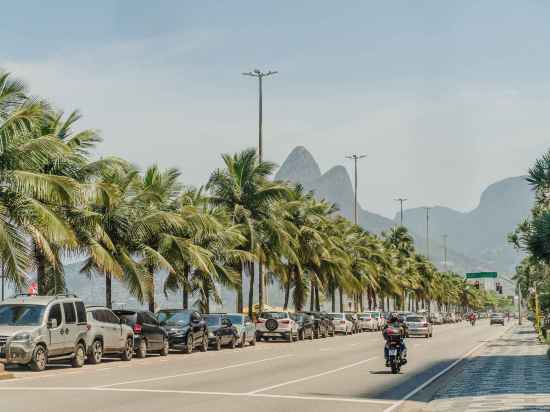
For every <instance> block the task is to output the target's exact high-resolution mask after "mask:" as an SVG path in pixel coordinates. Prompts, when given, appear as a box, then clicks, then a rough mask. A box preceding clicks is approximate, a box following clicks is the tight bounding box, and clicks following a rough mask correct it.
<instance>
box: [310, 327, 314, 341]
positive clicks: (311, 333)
mask: <svg viewBox="0 0 550 412" xmlns="http://www.w3.org/2000/svg"><path fill="white" fill-rule="evenodd" d="M313 337H314V336H313V329H310V330H309V340H313Z"/></svg>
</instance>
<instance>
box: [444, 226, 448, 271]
mask: <svg viewBox="0 0 550 412" xmlns="http://www.w3.org/2000/svg"><path fill="white" fill-rule="evenodd" d="M448 237H449V236H448V235H446V234H445V235H443V262H444V264H445V272H446V271H447V238H448Z"/></svg>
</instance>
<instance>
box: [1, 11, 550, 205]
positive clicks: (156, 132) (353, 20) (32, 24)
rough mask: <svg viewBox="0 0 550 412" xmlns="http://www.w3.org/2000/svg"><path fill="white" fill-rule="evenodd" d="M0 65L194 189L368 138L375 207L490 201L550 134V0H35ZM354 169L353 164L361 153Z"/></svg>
mask: <svg viewBox="0 0 550 412" xmlns="http://www.w3.org/2000/svg"><path fill="white" fill-rule="evenodd" d="M2 14H3V19H2V25H1V27H0V34H1V36H2V37H1V38H2V40H3V41H2V47H0V67H3V68H5V69H7V70H9V71H11V72H13V73H14V74H15V75H17V76H18V77H21V78H23V79H24V80H25V81H26V82H27V83H28V84H29V86H31V89H32V91H33V92H34V93H36V94H40V95H42V96H44V97H47V98H49V99H51V100H52V101H53V102H54V104H56V105H57V106H58V107H60V108H62V109H64V110H66V111H69V110H73V109H75V108H78V109H80V110H82V112H83V113H84V116H85V118H84V120H83V121H82V126H83V127H93V128H98V129H100V130H101V131H102V134H103V137H104V139H105V142H104V144H103V145H102V146H101V149H100V150H101V154H107V153H113V154H116V155H120V156H123V157H126V158H128V159H131V160H134V161H135V162H136V163H138V164H139V165H140V166H146V165H148V164H151V163H159V164H161V165H162V166H178V167H180V168H181V169H182V171H183V174H184V178H185V179H186V181H187V182H189V183H192V184H200V183H203V182H204V181H205V179H206V178H207V176H208V174H209V172H210V171H211V170H212V169H213V168H215V167H217V166H219V165H220V164H221V163H220V159H219V153H221V152H233V151H236V150H239V149H241V148H243V147H247V146H252V145H254V144H255V143H256V112H255V110H256V95H255V93H256V89H255V84H254V83H253V81H252V80H251V79H248V78H244V77H242V76H241V75H240V73H241V72H242V71H246V70H250V69H253V68H255V67H259V68H261V69H274V70H278V71H279V72H280V74H279V75H278V76H276V77H274V78H272V79H269V80H267V81H266V86H265V122H266V123H265V136H266V148H265V150H266V155H267V158H269V159H270V160H273V161H275V162H278V163H281V162H282V161H283V160H284V158H285V156H286V155H287V154H288V152H289V151H290V150H291V149H292V148H293V147H294V146H296V145H304V146H306V147H307V148H308V149H309V150H310V151H311V152H312V153H313V154H314V156H315V157H316V158H317V159H318V160H319V162H320V164H321V167H322V169H323V170H326V169H327V168H328V167H330V166H333V165H335V164H340V163H344V162H345V160H344V156H345V155H346V154H349V153H350V152H352V151H357V152H361V153H367V154H368V155H369V157H368V158H367V159H366V160H365V161H363V163H362V165H361V180H360V182H361V184H360V195H359V199H360V202H361V203H362V204H363V205H364V206H365V207H367V208H368V209H370V210H373V211H376V212H379V213H382V214H384V215H387V216H393V214H394V213H395V211H396V207H397V204H395V202H393V198H395V197H397V196H405V197H408V198H409V199H411V201H410V203H409V206H420V205H435V204H441V205H446V206H450V207H454V208H457V209H460V210H467V209H469V208H472V207H474V206H475V205H476V203H477V200H478V198H479V194H480V192H481V190H482V189H483V188H485V187H486V186H487V185H488V184H490V183H492V182H494V181H495V180H497V179H500V178H504V177H508V176H512V175H518V174H522V173H524V172H525V169H526V168H527V167H528V166H529V165H530V164H531V163H532V162H533V161H534V159H535V158H536V157H537V156H539V155H540V154H541V153H542V152H543V151H544V150H546V149H548V148H549V147H550V134H549V131H550V130H549V129H550V116H548V113H549V109H550V98H549V92H550V84H549V82H548V73H550V70H549V69H550V67H549V66H550V57H549V56H550V53H549V52H548V44H550V42H549V40H550V25H549V24H548V21H550V3H549V2H545V1H523V2H517V1H502V0H499V1H488V0H487V1H459V2H458V1H457V2H450V1H445V2H442V1H436V0H434V1H401V2H399V1H394V2H379V1H345V2H335V1H320V0H316V1H301V2H296V1H277V2H258V1H255V2H248V1H226V2H220V1H159V2H151V1H137V0H134V1H95V2H87V3H84V2H74V1H55V2H52V1H32V0H29V1H26V2H24V4H23V5H22V4H18V3H15V2H9V3H7V4H5V5H3V9H2ZM348 166H349V165H348Z"/></svg>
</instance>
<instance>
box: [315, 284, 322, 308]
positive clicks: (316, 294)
mask: <svg viewBox="0 0 550 412" xmlns="http://www.w3.org/2000/svg"><path fill="white" fill-rule="evenodd" d="M315 310H316V311H317V312H319V311H320V310H321V303H320V302H319V287H318V286H315Z"/></svg>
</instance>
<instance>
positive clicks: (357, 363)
mask: <svg viewBox="0 0 550 412" xmlns="http://www.w3.org/2000/svg"><path fill="white" fill-rule="evenodd" d="M374 359H377V357H376V356H374V357H372V358H368V359H365V360H362V361H359V362H355V363H352V364H350V365H346V366H342V367H340V368H336V369H331V370H329V371H325V372H321V373H317V374H315V375H309V376H304V377H303V378H298V379H293V380H291V381H287V382H282V383H278V384H276V385H271V386H266V387H265V388H260V389H256V390H254V391H250V392H247V394H248V395H256V394H258V393H260V392H266V391H269V390H272V389H277V388H280V387H282V386H287V385H292V384H293V383H299V382H304V381H308V380H310V379H315V378H320V377H321V376H326V375H330V374H332V373H336V372H340V371H343V370H346V369H350V368H354V367H356V366H359V365H362V364H364V363H367V362H370V361H371V360H374Z"/></svg>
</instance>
